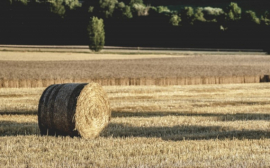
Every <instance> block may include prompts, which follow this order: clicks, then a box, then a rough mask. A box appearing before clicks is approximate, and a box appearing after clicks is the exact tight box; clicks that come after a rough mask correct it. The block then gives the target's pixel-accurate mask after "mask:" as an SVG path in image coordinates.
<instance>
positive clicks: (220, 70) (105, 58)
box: [0, 52, 270, 80]
mask: <svg viewBox="0 0 270 168" xmlns="http://www.w3.org/2000/svg"><path fill="white" fill-rule="evenodd" d="M10 53H11V54H13V56H9V54H10ZM16 54H18V56H16ZM58 54H60V53H31V52H29V53H27V52H26V53H19V52H0V80H1V78H6V79H63V80H64V79H90V78H92V79H93V78H143V77H145V78H159V77H224V76H225V77H231V76H256V75H266V74H270V57H269V56H267V55H257V56H256V55H196V56H192V55H190V56H184V57H183V55H173V57H172V55H161V56H160V55H119V54H118V55H117V54H116V55H105V54H104V55H103V54H98V55H94V54H89V55H88V54H82V55H78V57H77V55H74V53H73V54H72V53H62V54H60V55H59V56H57V55H58ZM69 54H70V55H69ZM65 56H66V57H65ZM168 57H170V58H168ZM135 58H136V59H135ZM141 58H144V59H141ZM59 59H61V61H60V60H59ZM93 59H94V60H93ZM15 60H23V61H15Z"/></svg>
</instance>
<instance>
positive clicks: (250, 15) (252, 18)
mask: <svg viewBox="0 0 270 168" xmlns="http://www.w3.org/2000/svg"><path fill="white" fill-rule="evenodd" d="M243 20H244V21H245V22H247V23H248V22H250V23H255V24H260V23H261V21H260V19H259V18H258V17H257V16H256V13H255V12H253V11H251V10H249V11H246V12H245V14H244V15H243Z"/></svg>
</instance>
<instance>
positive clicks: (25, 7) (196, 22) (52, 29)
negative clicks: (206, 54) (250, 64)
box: [0, 0, 270, 49]
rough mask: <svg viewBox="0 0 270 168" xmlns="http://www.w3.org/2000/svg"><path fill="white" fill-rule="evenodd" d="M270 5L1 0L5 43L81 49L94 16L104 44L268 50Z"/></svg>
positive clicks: (242, 0) (0, 32) (246, 0)
mask: <svg viewBox="0 0 270 168" xmlns="http://www.w3.org/2000/svg"><path fill="white" fill-rule="evenodd" d="M268 1H269V0H256V1H254V0H237V1H234V2H231V1H229V0H144V1H143V0H84V1H79V0H1V1H0V43H1V44H53V45H71V44H72V45H82V44H84V45H85V44H88V43H89V36H88V35H87V27H88V24H89V20H90V19H91V18H93V17H97V18H101V19H102V20H103V21H104V28H105V45H113V46H155V47H159V46H161V47H188V48H192V47H196V48H254V49H255V48H259V49H267V48H269V47H268V46H267V44H268V41H269V33H270V14H269V12H268V8H270V6H269V4H270V2H268Z"/></svg>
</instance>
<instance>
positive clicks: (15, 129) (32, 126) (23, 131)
mask: <svg viewBox="0 0 270 168" xmlns="http://www.w3.org/2000/svg"><path fill="white" fill-rule="evenodd" d="M38 134H39V128H38V124H37V123H34V122H27V123H18V122H15V121H0V136H17V135H38Z"/></svg>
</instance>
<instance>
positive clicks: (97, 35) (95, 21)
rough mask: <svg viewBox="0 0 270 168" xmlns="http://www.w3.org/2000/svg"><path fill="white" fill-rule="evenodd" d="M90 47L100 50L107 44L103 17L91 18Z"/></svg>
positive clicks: (89, 25)
mask: <svg viewBox="0 0 270 168" xmlns="http://www.w3.org/2000/svg"><path fill="white" fill-rule="evenodd" d="M87 31H88V37H89V49H90V50H92V51H95V52H98V51H100V50H101V49H102V48H103V46H104V44H105V31H104V24H103V19H99V18H97V17H92V18H90V21H89V24H88V27H87Z"/></svg>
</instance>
